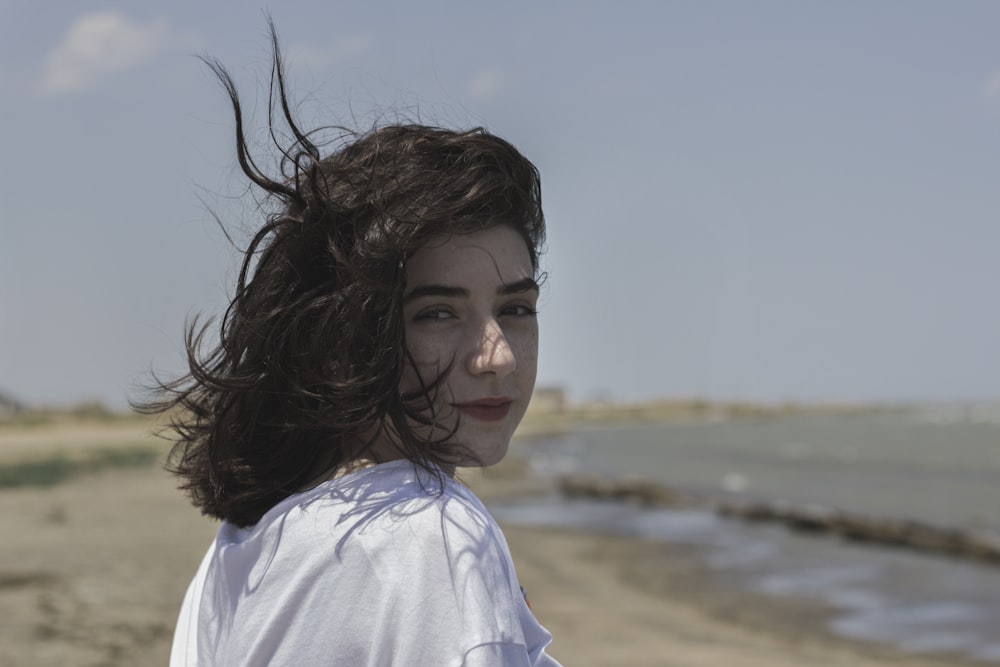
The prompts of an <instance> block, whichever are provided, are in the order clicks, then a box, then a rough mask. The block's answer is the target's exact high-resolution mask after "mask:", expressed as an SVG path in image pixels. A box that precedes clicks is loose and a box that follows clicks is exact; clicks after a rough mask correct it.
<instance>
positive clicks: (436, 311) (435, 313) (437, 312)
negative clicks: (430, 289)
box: [416, 308, 454, 322]
mask: <svg viewBox="0 0 1000 667" xmlns="http://www.w3.org/2000/svg"><path fill="white" fill-rule="evenodd" d="M453 317H454V315H453V314H452V312H451V311H450V310H448V309H446V308H433V309H431V310H425V311H424V312H422V313H420V314H419V315H417V317H416V319H417V320H422V321H430V322H433V321H437V320H450V319H451V318H453Z"/></svg>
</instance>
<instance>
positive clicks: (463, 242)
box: [401, 226, 538, 465]
mask: <svg viewBox="0 0 1000 667" xmlns="http://www.w3.org/2000/svg"><path fill="white" fill-rule="evenodd" d="M533 279H534V270H533V268H532V266H531V256H530V255H529V253H528V248H527V246H526V245H525V242H524V240H523V239H522V238H521V236H520V235H519V234H518V233H517V232H515V231H514V230H513V229H511V228H510V227H506V226H497V227H492V228H490V229H486V230H484V231H481V232H477V233H475V234H467V235H454V236H443V237H438V238H434V239H432V240H431V242H429V243H428V244H427V245H426V246H424V247H423V248H422V249H420V250H419V251H417V252H416V253H414V255H413V256H412V257H411V258H410V260H409V261H408V262H407V264H406V285H407V293H406V295H405V296H404V300H405V305H404V308H403V316H404V319H405V323H406V324H405V330H406V343H407V348H408V349H409V351H410V354H411V355H412V356H413V359H414V361H415V363H416V369H415V370H414V369H410V370H409V371H408V373H407V375H406V377H404V380H403V384H402V387H401V389H402V390H403V391H409V390H412V389H414V388H416V387H418V386H419V385H418V381H417V378H416V373H417V372H419V373H420V375H421V377H423V379H424V380H425V381H426V382H430V381H431V380H433V379H434V378H435V377H437V375H438V374H439V373H440V372H441V371H442V370H444V369H445V368H447V367H448V365H449V364H451V371H450V373H449V374H448V376H447V378H446V379H445V381H444V383H443V384H442V385H441V388H440V390H439V391H438V395H437V401H436V406H435V407H436V408H437V410H438V415H439V418H440V420H441V422H442V426H443V427H444V428H451V427H453V426H454V425H455V423H456V420H457V423H458V425H459V426H458V431H457V432H456V434H455V440H456V442H457V443H458V444H459V445H461V446H462V447H464V448H467V449H468V450H469V451H470V452H471V454H472V456H470V460H469V461H463V462H462V463H463V464H464V463H468V464H470V465H491V464H494V463H497V462H498V461H500V460H501V459H502V458H503V457H504V455H505V454H506V453H507V448H508V445H509V444H510V439H511V436H512V435H513V433H514V430H515V429H516V428H517V425H518V424H519V423H520V421H521V418H522V417H523V416H524V413H525V410H526V409H527V407H528V401H529V400H530V399H531V392H532V390H533V389H534V385H535V372H536V368H537V358H538V320H537V318H536V314H535V307H536V305H537V301H538V289H537V284H535V282H534V280H533ZM471 459H474V460H471Z"/></svg>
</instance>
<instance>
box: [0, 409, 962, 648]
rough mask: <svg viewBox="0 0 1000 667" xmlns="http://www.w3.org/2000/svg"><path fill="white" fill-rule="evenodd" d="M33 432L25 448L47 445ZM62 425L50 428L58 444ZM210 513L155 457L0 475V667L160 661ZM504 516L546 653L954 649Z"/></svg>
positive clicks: (117, 429) (477, 478) (511, 483)
mask: <svg viewBox="0 0 1000 667" xmlns="http://www.w3.org/2000/svg"><path fill="white" fill-rule="evenodd" d="M102 428H103V429H105V432H104V434H103V435H104V436H106V437H102V434H101V432H100V431H101V429H102ZM123 428H126V426H123V425H110V426H105V427H88V429H87V430H86V437H85V438H82V441H83V442H85V443H86V446H87V447H91V446H94V445H93V443H94V442H101V441H103V442H111V441H112V440H114V441H115V442H119V443H124V442H132V441H133V440H134V439H133V438H129V437H125V435H123V431H122V430H121V429H123ZM38 433H39V432H36V439H35V440H34V441H33V442H35V443H36V444H35V445H33V446H32V453H33V454H36V455H37V454H40V453H41V452H42V451H43V449H44V448H54V447H56V444H57V443H56V441H55V439H53V438H49V439H46V438H45V437H41V436H38V435H37V434H38ZM73 433H74V431H73V429H64V432H63V433H60V435H59V440H60V441H61V442H62V444H61V445H59V447H62V451H67V449H69V450H71V449H72V442H73V438H74V435H73ZM14 440H16V439H14ZM14 440H12V438H11V434H10V432H9V431H6V432H5V431H0V461H2V460H6V461H10V460H11V458H9V456H8V455H9V454H10V452H11V451H12V450H13V449H14V447H13V446H10V447H8V446H7V445H8V444H9V443H11V442H13V441H14ZM38 443H41V444H38ZM20 446H21V447H23V446H25V445H24V443H23V442H22V444H21V445H20ZM515 447H516V445H515ZM5 452H6V453H5ZM20 453H23V452H20ZM463 479H464V480H465V481H466V482H467V483H469V485H470V486H471V487H472V488H473V489H474V490H476V492H477V493H479V494H480V495H481V496H482V497H483V498H484V500H485V501H486V502H487V503H489V502H491V501H495V500H500V499H503V498H509V497H512V496H523V495H525V494H530V493H535V492H539V491H543V489H540V488H538V486H537V482H534V481H533V480H532V479H531V478H529V477H527V476H526V475H525V474H524V469H523V464H521V463H519V462H518V461H517V460H516V459H511V460H509V461H508V462H505V463H504V464H501V466H500V467H498V468H497V469H494V470H491V471H489V472H487V473H486V474H485V475H484V474H482V473H480V472H478V471H473V472H467V473H465V475H464V476H463ZM215 529H216V525H215V523H214V522H212V521H210V520H208V519H206V518H204V517H201V516H199V515H198V513H197V511H195V510H194V509H193V508H191V507H190V506H189V505H188V504H187V502H186V500H185V498H184V497H183V495H181V494H180V493H179V492H177V491H176V490H175V488H174V481H173V480H172V479H171V478H170V477H169V476H168V475H167V474H166V473H164V472H162V471H161V470H159V469H158V468H156V467H143V468H135V469H119V470H107V471H104V472H98V473H88V474H86V475H82V476H79V477H74V478H71V479H69V480H68V481H65V482H63V483H60V484H58V485H56V486H53V487H49V488H19V489H4V490H0V535H3V539H2V542H0V544H2V547H0V619H2V622H0V667H13V666H21V665H31V666H47V665H81V666H83V665H86V666H97V665H104V666H107V665H111V666H118V665H122V666H124V665H157V664H166V662H167V657H168V655H169V647H170V638H171V634H172V631H173V624H174V621H175V617H176V613H177V610H178V607H179V605H180V601H181V598H182V597H183V594H184V590H185V588H186V586H187V583H188V581H189V579H190V577H191V576H192V574H193V573H194V570H195V568H196V567H197V564H198V561H199V560H200V558H201V556H202V554H203V552H204V550H205V548H206V546H207V545H208V542H209V541H210V540H211V539H212V536H213V535H214V533H215ZM505 530H506V533H507V538H508V541H509V543H510V547H511V551H512V553H513V555H514V560H515V563H516V566H517V568H518V575H519V578H520V579H521V582H522V584H523V585H524V586H525V588H526V589H527V590H528V593H529V597H530V600H531V603H532V606H533V609H534V610H535V613H536V615H537V616H538V617H539V619H540V620H541V621H542V623H543V624H544V625H545V626H546V627H548V628H549V629H550V630H551V631H552V633H553V635H554V637H555V641H554V643H553V645H552V647H551V654H552V655H553V656H554V657H556V658H557V659H559V660H560V661H561V662H562V663H563V664H565V665H567V667H568V666H570V665H578V666H580V665H614V664H622V665H637V666H643V665H670V666H676V667H699V666H705V667H707V666H709V665H711V666H713V667H714V666H717V665H741V666H746V667H758V666H759V667H764V666H767V667H792V666H793V665H795V666H796V667H798V666H800V665H811V666H819V667H823V666H830V667H833V666H844V667H846V666H848V665H850V666H855V667H875V666H880V665H902V666H905V667H940V666H942V665H948V664H951V665H958V664H962V663H960V662H942V661H933V660H920V659H916V658H911V657H905V656H899V655H895V654H891V653H882V652H879V651H878V650H876V649H873V648H872V647H869V646H865V645H854V644H851V643H848V642H845V641H841V640H836V639H832V638H830V637H828V636H826V635H824V633H823V632H822V631H821V629H820V628H821V621H822V619H817V618H813V617H810V616H809V615H803V614H800V613H797V610H795V609H794V608H789V609H787V610H785V613H783V612H782V610H781V609H777V610H774V609H772V611H775V612H776V613H772V614H767V615H761V614H758V613H757V611H758V610H759V608H760V607H759V605H761V604H764V603H765V602H764V601H762V600H759V599H751V598H747V597H743V596H739V595H735V594H727V593H726V592H725V591H720V590H717V589H713V588H712V587H711V586H709V585H707V583H706V582H705V581H703V580H701V579H700V578H699V576H698V568H697V564H696V563H692V562H690V560H689V559H688V558H687V557H686V556H685V554H683V553H679V552H672V551H671V550H670V549H668V548H667V547H664V546H663V545H658V544H652V543H646V542H642V541H640V540H629V539H621V538H613V537H607V536H601V535H593V534H586V533H577V532H571V531H552V530H542V529H532V528H523V527H511V526H508V527H505ZM771 605H772V606H773V603H771ZM765 616H766V619H770V620H762V617H765ZM775 619H778V620H775Z"/></svg>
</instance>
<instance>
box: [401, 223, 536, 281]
mask: <svg viewBox="0 0 1000 667" xmlns="http://www.w3.org/2000/svg"><path fill="white" fill-rule="evenodd" d="M484 273H485V274H489V275H491V276H493V277H500V278H502V279H503V281H504V282H509V281H512V280H519V279H522V278H525V277H531V276H532V274H533V273H534V271H533V268H532V265H531V255H530V253H529V252H528V245H527V243H525V241H524V239H523V238H522V237H521V235H520V234H518V232H517V231H515V230H514V229H512V228H511V227H508V226H496V227H490V228H488V229H485V230H482V231H479V232H474V233H472V234H447V235H441V236H436V237H433V238H431V240H430V241H428V242H427V243H426V244H425V245H424V246H423V247H422V248H421V249H420V250H418V251H417V252H415V253H414V254H413V255H412V256H411V257H410V259H409V260H408V261H407V262H406V276H407V282H408V283H409V284H411V285H412V284H414V283H415V282H425V281H435V282H436V281H440V280H441V279H442V278H446V277H449V276H450V277H454V278H461V277H472V276H475V275H479V274H484Z"/></svg>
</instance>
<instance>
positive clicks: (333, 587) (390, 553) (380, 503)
mask: <svg viewBox="0 0 1000 667" xmlns="http://www.w3.org/2000/svg"><path fill="white" fill-rule="evenodd" d="M439 491H440V493H439ZM550 641H551V635H549V633H548V632H547V631H546V630H545V628H543V627H542V626H541V625H539V624H538V621H536V620H535V617H534V615H532V613H531V611H530V610H529V609H528V606H527V604H526V603H525V600H524V596H523V595H522V593H521V590H520V587H519V586H518V582H517V577H516V575H515V572H514V565H513V563H512V561H511V558H510V552H509V550H508V547H507V543H506V541H505V540H504V537H503V534H502V533H501V532H500V528H499V527H498V526H497V524H496V522H495V521H494V520H493V518H492V517H491V516H490V515H489V513H487V511H486V509H485V508H484V507H483V505H482V503H481V502H480V501H479V499H477V498H476V497H475V496H474V495H472V493H470V492H469V491H468V490H466V489H465V488H464V487H462V486H461V485H460V484H458V483H457V482H455V481H453V480H451V479H448V478H445V481H444V486H443V489H442V488H441V485H439V483H438V481H437V480H436V479H435V478H434V477H433V476H431V475H429V474H427V473H426V472H423V471H420V470H417V469H415V468H414V466H413V465H412V464H411V463H410V462H409V461H405V460H402V461H392V462H389V463H383V464H380V465H376V466H373V467H371V468H366V469H363V470H359V471H357V472H353V473H350V474H348V475H345V476H343V477H339V478H337V479H333V480H330V481H327V482H324V483H323V484H320V485H319V486H317V487H315V488H313V489H310V490H308V491H305V492H303V493H298V494H295V495H293V496H290V497H289V498H286V499H285V500H284V501H282V502H281V503H279V504H278V505H276V506H275V507H273V508H272V509H271V510H270V511H268V513H267V514H265V515H264V516H263V517H262V518H261V520H260V521H259V522H258V523H257V524H256V525H254V526H251V527H250V528H245V529H240V528H237V527H235V526H233V525H232V524H229V523H223V524H222V526H221V527H220V529H219V533H218V536H217V537H216V539H215V542H214V543H213V544H212V546H211V547H210V548H209V550H208V553H207V554H206V555H205V558H204V560H203V561H202V564H201V567H200V568H199V569H198V573H197V574H196V575H195V578H194V580H193V581H192V582H191V586H190V587H189V588H188V591H187V595H186V596H185V598H184V604H183V607H182V608H181V613H180V618H179V619H178V622H177V629H176V632H175V634H174V644H173V650H172V652H171V656H170V664H171V667H192V666H195V665H197V666H198V667H208V666H210V665H211V666H215V665H233V666H234V667H235V666H239V667H245V666H250V665H295V666H296V667H311V666H313V665H344V666H347V667H364V666H369V667H374V666H375V665H378V666H383V665H399V666H405V667H419V666H423V665H430V666H434V667H438V666H441V667H444V666H450V665H454V666H456V667H458V666H463V667H486V666H490V667H497V666H500V665H503V666H508V665H517V666H519V667H520V666H524V667H528V666H532V667H535V666H537V667H558V663H557V662H556V661H555V660H553V659H552V658H550V657H548V656H547V655H546V653H545V647H546V646H547V645H548V644H549V642H550Z"/></svg>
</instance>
